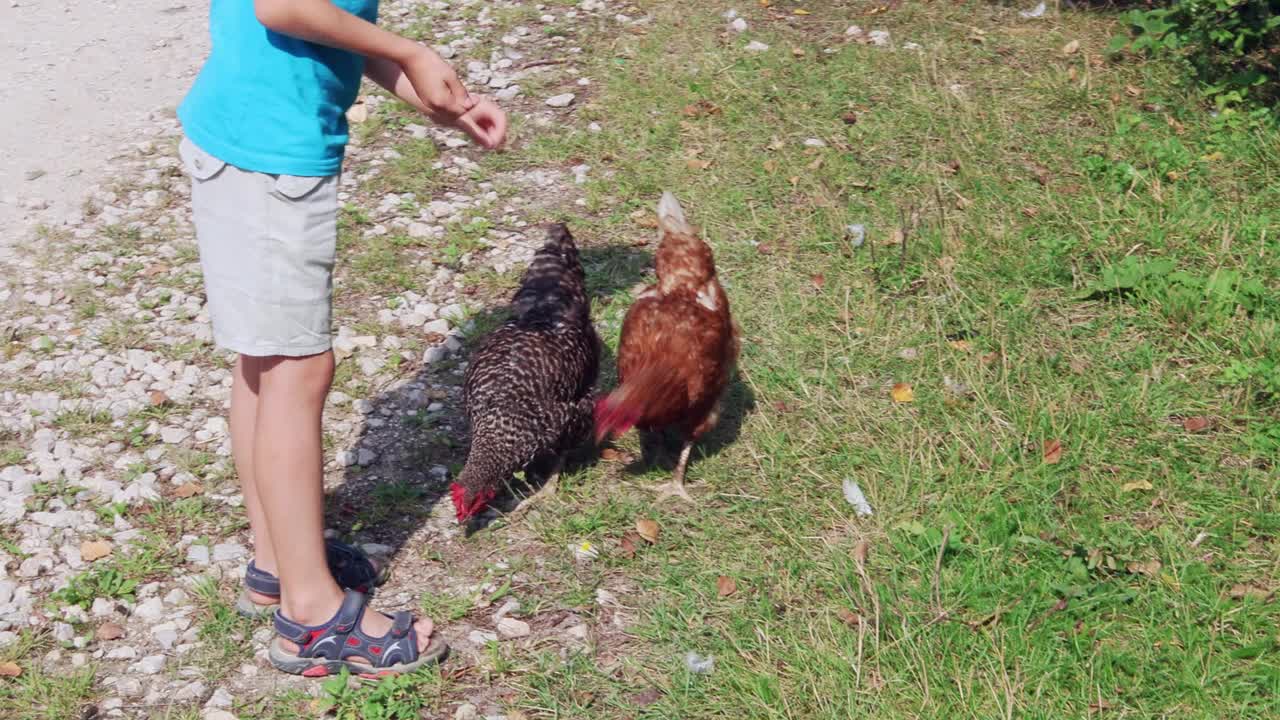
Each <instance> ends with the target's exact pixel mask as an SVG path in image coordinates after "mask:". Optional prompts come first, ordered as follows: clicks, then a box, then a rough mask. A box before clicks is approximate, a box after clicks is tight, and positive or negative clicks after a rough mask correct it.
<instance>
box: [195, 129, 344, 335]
mask: <svg viewBox="0 0 1280 720" xmlns="http://www.w3.org/2000/svg"><path fill="white" fill-rule="evenodd" d="M178 152H179V154H180V155H181V157H182V164H183V167H184V168H185V169H186V171H187V173H188V174H189V175H191V183H192V186H191V208H192V212H193V215H194V219H195V226H196V241H197V243H198V244H199V246H200V266H201V269H202V271H203V273H204V284H205V295H206V296H207V298H208V308H209V318H210V320H211V321H212V322H213V339H214V342H216V343H217V344H218V346H219V347H223V348H226V349H228V350H232V351H235V352H238V353H241V354H243V355H252V356H269V355H287V356H293V357H299V356H305V355H315V354H316V353H322V352H324V351H326V350H328V349H329V347H330V344H331V328H330V322H331V318H332V298H333V260H334V254H335V252H336V245H337V236H338V222H337V221H338V176H337V175H331V176H329V177H298V176H294V175H268V174H265V173H258V172H250V171H247V170H241V169H240V168H238V167H235V166H234V165H229V164H227V163H225V162H223V161H221V160H219V159H217V158H215V157H213V156H212V155H210V154H209V153H207V152H205V151H203V150H201V149H200V148H199V147H197V146H196V145H195V143H193V142H191V140H189V139H187V138H183V140H182V144H181V145H179V148H178Z"/></svg>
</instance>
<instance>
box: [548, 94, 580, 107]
mask: <svg viewBox="0 0 1280 720" xmlns="http://www.w3.org/2000/svg"><path fill="white" fill-rule="evenodd" d="M575 97H577V96H576V95H574V94H573V93H562V94H560V95H552V96H551V97H549V98H547V106H548V107H553V108H564V107H569V106H570V105H572V104H573V101H574V98H575Z"/></svg>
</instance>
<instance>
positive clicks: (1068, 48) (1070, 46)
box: [1062, 40, 1080, 56]
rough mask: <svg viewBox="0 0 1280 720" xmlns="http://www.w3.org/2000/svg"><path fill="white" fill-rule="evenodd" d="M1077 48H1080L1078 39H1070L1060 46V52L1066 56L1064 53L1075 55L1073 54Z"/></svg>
mask: <svg viewBox="0 0 1280 720" xmlns="http://www.w3.org/2000/svg"><path fill="white" fill-rule="evenodd" d="M1079 50H1080V41H1079V40H1072V41H1071V42H1069V43H1067V44H1066V45H1063V46H1062V54H1063V55H1064V56H1066V55H1075V54H1076V52H1078V51H1079Z"/></svg>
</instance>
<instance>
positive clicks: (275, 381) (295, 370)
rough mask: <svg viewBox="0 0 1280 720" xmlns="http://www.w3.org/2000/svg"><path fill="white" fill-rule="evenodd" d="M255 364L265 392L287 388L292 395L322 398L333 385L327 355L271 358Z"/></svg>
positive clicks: (332, 363)
mask: <svg viewBox="0 0 1280 720" xmlns="http://www.w3.org/2000/svg"><path fill="white" fill-rule="evenodd" d="M259 360H260V363H261V378H262V384H263V385H264V386H266V387H268V388H270V387H273V386H287V387H288V388H289V389H290V390H291V391H292V392H299V391H301V392H305V393H308V394H313V393H314V394H318V395H324V394H326V393H328V392H329V385H330V384H331V383H332V382H333V371H334V361H333V353H332V352H331V351H327V352H323V353H319V354H317V355H307V356H304V357H290V356H286V355H272V356H268V357H263V358H260V359H259Z"/></svg>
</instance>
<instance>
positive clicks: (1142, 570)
mask: <svg viewBox="0 0 1280 720" xmlns="http://www.w3.org/2000/svg"><path fill="white" fill-rule="evenodd" d="M1161 567H1163V566H1162V565H1161V564H1160V561H1159V560H1148V561H1147V562H1131V563H1129V564H1128V565H1125V569H1126V570H1128V571H1129V572H1131V573H1133V574H1135V575H1146V576H1147V577H1155V576H1156V575H1159V574H1160V568H1161Z"/></svg>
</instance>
